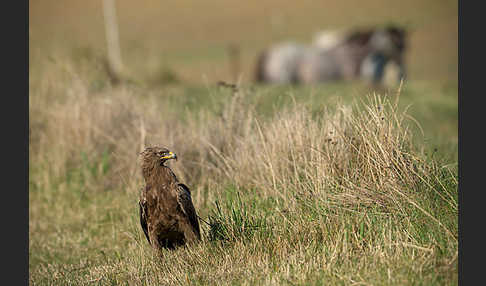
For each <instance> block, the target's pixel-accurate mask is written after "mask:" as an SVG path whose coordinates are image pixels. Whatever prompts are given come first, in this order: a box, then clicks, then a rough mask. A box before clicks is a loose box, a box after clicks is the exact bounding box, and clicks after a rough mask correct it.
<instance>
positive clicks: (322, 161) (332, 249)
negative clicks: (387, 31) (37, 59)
mask: <svg viewBox="0 0 486 286" xmlns="http://www.w3.org/2000/svg"><path fill="white" fill-rule="evenodd" d="M44 71H45V73H43V77H40V78H32V80H31V82H30V94H29V101H30V105H29V113H30V117H29V120H30V122H29V123H30V133H31V136H30V144H29V148H30V150H29V155H30V156H29V161H30V162H29V167H30V176H29V182H30V189H29V217H30V220H29V239H30V240H29V268H30V270H29V273H30V274H29V276H30V277H29V280H30V283H31V284H32V285H37V284H41V285H42V284H88V283H93V282H96V283H101V284H110V283H111V284H125V283H128V284H130V285H161V284H169V285H178V284H200V285H211V284H218V285H219V284H222V285H231V284H240V285H255V284H265V285H282V284H322V283H326V284H353V283H361V284H374V285H391V284H392V285H403V284H416V283H419V284H420V283H424V284H428V285H431V284H448V285H454V284H457V171H456V170H454V169H453V168H452V169H451V168H450V167H447V166H441V165H440V164H439V162H436V161H434V160H430V158H427V157H425V156H424V155H423V154H422V152H421V148H420V146H414V145H413V144H411V142H412V137H411V136H412V133H411V132H410V129H411V128H415V126H416V125H415V122H413V120H409V118H408V117H407V114H406V111H404V110H399V109H398V108H397V107H396V106H397V105H396V104H395V100H398V98H397V97H395V96H382V95H371V96H370V97H368V98H367V99H362V100H363V101H361V100H357V101H356V102H355V103H354V104H344V103H338V104H336V105H335V106H329V107H328V108H323V109H322V110H318V111H317V112H314V113H313V112H311V111H310V110H308V109H307V107H306V106H305V105H303V104H300V103H297V102H296V103H295V104H294V105H291V106H287V107H285V108H283V109H282V110H279V111H276V113H274V114H273V115H270V116H262V115H261V114H259V113H257V112H256V111H255V110H256V106H254V105H253V103H251V102H252V101H251V100H250V98H251V97H252V96H255V95H253V94H252V93H256V94H257V96H258V93H259V91H258V90H256V91H250V89H246V88H242V89H240V91H239V92H237V93H236V94H226V97H221V98H222V99H221V101H220V102H217V103H218V104H221V106H220V107H221V108H220V109H217V110H215V111H214V110H213V111H211V112H210V111H208V110H206V109H201V110H200V111H198V112H195V113H191V112H189V111H187V112H185V111H183V110H184V109H183V108H180V107H177V106H176V105H175V104H174V103H173V102H171V101H170V96H168V95H167V94H166V95H164V94H160V93H157V92H155V91H153V90H152V91H150V90H147V89H143V88H139V87H134V86H129V85H124V86H121V87H119V88H111V87H109V86H107V87H105V88H104V89H101V90H98V89H95V91H93V90H91V88H90V83H91V78H90V77H91V76H92V74H91V73H90V72H88V71H84V70H83V69H76V68H75V66H73V65H72V63H70V62H59V61H55V62H51V63H46V65H45V66H44ZM39 79H42V80H39ZM166 92H167V90H166ZM218 92H222V91H218V90H209V89H208V93H209V95H208V97H207V100H210V101H211V100H214V98H213V97H212V95H211V93H218ZM215 105H216V101H215ZM181 113H183V114H181ZM182 115H184V116H182ZM147 143H150V144H155V143H157V144H162V145H166V146H168V147H169V148H170V149H171V150H174V152H176V153H177V154H178V156H179V158H180V160H179V162H177V163H175V164H172V168H173V169H175V172H176V173H177V174H178V176H180V178H181V180H183V181H184V182H186V183H187V184H188V185H189V186H190V188H191V190H192V191H193V201H194V204H195V207H196V209H197V210H198V213H200V215H201V216H202V217H203V218H204V219H207V218H208V217H209V216H211V215H212V216H213V217H214V218H215V219H217V221H218V222H219V223H220V225H221V226H222V227H226V228H227V229H229V230H232V231H234V232H233V233H232V234H231V233H223V234H222V235H221V238H222V239H223V240H217V239H216V240H214V239H210V237H209V236H208V234H209V232H210V231H211V228H210V227H209V226H207V225H204V224H203V227H202V228H203V233H204V234H205V235H204V239H203V242H202V243H201V244H199V245H197V246H194V247H191V248H181V249H179V250H177V251H175V252H164V253H163V254H162V257H156V256H154V254H153V253H152V252H151V249H150V247H149V246H148V245H147V244H146V242H145V238H144V236H143V233H142V231H141V229H140V226H139V225H138V214H137V204H136V202H137V199H138V194H137V192H138V190H139V188H140V186H141V183H142V180H141V176H140V173H139V169H138V166H137V156H138V152H140V150H141V148H142V147H143V146H144V145H145V144H147ZM216 202H218V204H219V205H220V206H221V212H220V213H218V212H214V210H215V207H214V206H215V203H216ZM254 223H258V227H255V228H249V227H251V226H252V225H253V224H254ZM238 230H242V231H241V232H238ZM225 238H228V240H227V241H226V242H225V240H224V239H225ZM229 238H231V239H229Z"/></svg>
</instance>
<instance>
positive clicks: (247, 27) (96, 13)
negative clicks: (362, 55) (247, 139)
mask: <svg viewBox="0 0 486 286" xmlns="http://www.w3.org/2000/svg"><path fill="white" fill-rule="evenodd" d="M457 6H458V3H457V1H451V0H440V1H439V0H429V1H420V0H409V1H395V0H392V1H388V0H369V1H310V0H303V1H288V0H278V1H277V0H269V1H254V0H249V1H244V2H241V1H223V0H209V1H203V2H201V1H192V0H182V1H151V0H146V1H136V2H135V1H127V0H119V1H116V14H117V22H118V32H119V41H120V49H121V58H122V61H123V64H124V66H125V68H126V69H127V70H129V71H130V73H131V74H133V75H136V77H137V78H138V79H139V80H141V81H147V82H154V81H155V82H156V81H158V80H161V81H170V80H171V79H174V81H175V79H177V80H178V81H179V82H184V83H191V84H204V83H207V82H211V83H212V82H217V81H219V80H223V81H233V78H232V73H233V71H232V69H234V67H232V65H231V63H230V57H231V51H232V48H233V50H234V48H235V47H236V48H237V51H238V52H239V55H240V56H239V57H240V61H239V63H238V65H239V66H238V67H237V68H238V70H239V75H240V80H241V82H251V81H252V79H253V73H254V69H255V64H256V59H257V56H258V54H259V53H260V52H261V51H262V50H263V49H265V48H266V47H268V46H270V45H272V44H274V43H276V42H281V41H287V40H292V41H297V42H303V43H310V42H311V40H312V38H313V36H314V35H315V33H317V32H318V31H321V30H327V29H354V28H358V27H366V26H374V25H384V24H388V23H393V24H397V25H401V26H403V27H405V28H406V29H407V31H408V32H409V34H408V47H409V48H408V50H407V52H406V63H407V68H408V78H409V79H410V80H415V81H427V82H430V83H432V82H434V83H438V84H439V86H450V85H452V86H457V76H458V66H457V65H458V56H457V54H458V8H457ZM105 53H106V39H105V26H104V19H103V2H102V1H101V0H85V1H73V0H66V1H62V2H59V1H53V0H44V1H38V0H30V1H29V57H30V58H29V60H30V61H29V64H30V66H31V67H32V66H34V65H36V63H39V62H40V61H42V60H44V59H46V58H49V57H54V56H55V57H57V58H60V57H63V56H65V57H71V58H76V57H78V58H79V57H87V56H90V55H91V56H92V55H97V56H103V55H105Z"/></svg>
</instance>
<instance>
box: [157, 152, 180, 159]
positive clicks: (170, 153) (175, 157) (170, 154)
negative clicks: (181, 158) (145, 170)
mask: <svg viewBox="0 0 486 286" xmlns="http://www.w3.org/2000/svg"><path fill="white" fill-rule="evenodd" d="M160 158H161V159H165V160H169V159H175V160H176V161H177V155H176V154H175V153H174V152H169V155H167V156H163V157H160Z"/></svg>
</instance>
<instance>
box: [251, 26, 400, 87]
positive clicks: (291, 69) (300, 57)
mask: <svg viewBox="0 0 486 286" xmlns="http://www.w3.org/2000/svg"><path fill="white" fill-rule="evenodd" d="M405 40H406V32H405V30H404V29H401V28H398V27H395V26H391V27H387V28H374V29H365V30H358V31H354V32H349V33H345V32H339V33H334V32H332V31H331V32H326V33H322V34H321V35H320V37H319V38H318V39H316V40H315V41H314V44H313V45H309V46H306V45H303V44H298V43H290V42H289V43H282V44H278V45H275V46H273V47H271V48H270V49H267V50H266V51H264V52H263V53H262V54H261V55H260V57H259V60H258V63H257V72H256V80H257V81H258V82H263V83H292V84H298V83H302V84H313V83H321V82H330V81H338V80H354V79H364V80H367V81H370V82H372V83H374V84H380V83H381V81H382V79H383V76H384V72H385V67H386V66H387V64H388V63H389V62H393V63H395V65H396V66H397V67H398V78H397V80H400V79H402V78H404V77H405V74H406V72H405V64H404V59H403V58H404V51H405Z"/></svg>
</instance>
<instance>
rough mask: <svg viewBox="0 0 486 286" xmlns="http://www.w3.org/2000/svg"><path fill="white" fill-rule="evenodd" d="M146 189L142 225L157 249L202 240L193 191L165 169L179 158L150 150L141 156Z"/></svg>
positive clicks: (141, 203)
mask: <svg viewBox="0 0 486 286" xmlns="http://www.w3.org/2000/svg"><path fill="white" fill-rule="evenodd" d="M140 159H141V165H142V175H143V177H144V179H145V188H143V189H142V191H141V195H140V201H139V206H140V224H141V225H142V229H143V232H144V233H145V236H146V237H147V240H148V242H149V243H150V244H151V245H152V246H153V247H154V248H155V249H158V250H160V249H162V248H169V249H174V248H175V247H176V246H180V245H184V244H186V243H189V242H194V241H199V240H201V234H200V230H199V222H198V216H197V214H196V210H195V209H194V206H193V204H192V200H191V192H190V190H189V188H188V187H187V186H186V185H184V184H182V183H180V182H179V180H178V179H177V177H176V175H175V174H174V172H172V170H171V169H170V168H169V167H168V166H166V165H165V162H166V161H167V160H170V159H176V160H177V156H176V154H174V153H173V152H171V151H169V150H168V149H167V148H163V147H158V146H154V147H147V148H145V150H144V151H143V152H142V153H140Z"/></svg>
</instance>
